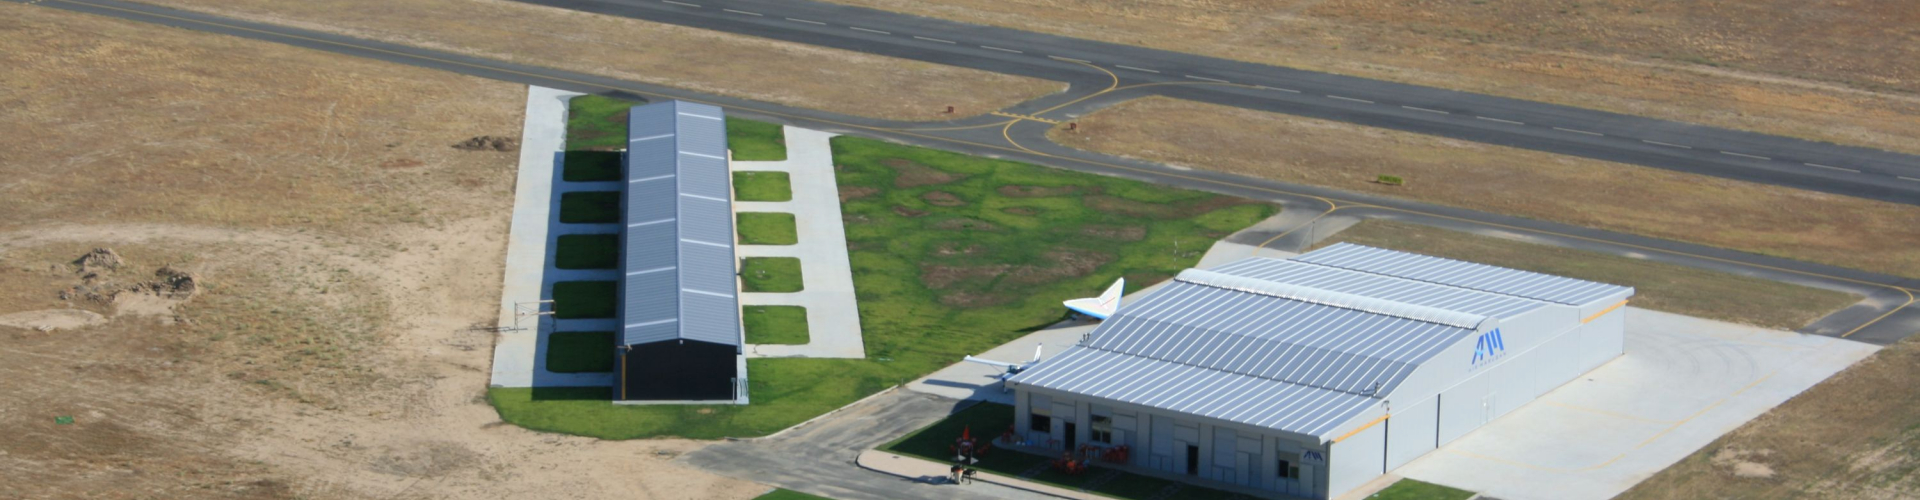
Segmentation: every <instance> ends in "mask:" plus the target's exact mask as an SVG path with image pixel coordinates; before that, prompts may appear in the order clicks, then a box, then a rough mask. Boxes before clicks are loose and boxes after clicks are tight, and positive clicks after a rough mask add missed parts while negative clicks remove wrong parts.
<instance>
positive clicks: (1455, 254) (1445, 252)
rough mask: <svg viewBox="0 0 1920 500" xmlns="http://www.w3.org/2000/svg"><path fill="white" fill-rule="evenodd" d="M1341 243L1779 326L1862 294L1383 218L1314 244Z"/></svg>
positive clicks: (1800, 322) (1797, 323)
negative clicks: (1590, 286)
mask: <svg viewBox="0 0 1920 500" xmlns="http://www.w3.org/2000/svg"><path fill="white" fill-rule="evenodd" d="M1339 242H1349V243H1358V244H1361V245H1370V246H1376V247H1380V248H1391V249H1395V250H1405V251H1409V252H1418V253H1422V254H1426V255H1433V256H1438V257H1446V258H1449V259H1458V260H1464V261H1469V262H1479V263H1482V264H1490V265H1495V266H1503V267H1511V268H1514V269H1524V270H1528V271H1534V272H1541V273H1547V274H1554V275H1560V276H1567V277H1571V278H1580V279H1584V280H1593V281H1599V282H1602V283H1612V284H1615V285H1624V286H1630V287H1633V288H1634V289H1635V293H1634V296H1633V305H1634V306H1637V307H1644V308H1647V309H1654V310H1659V311H1666V312H1671V313H1678V314H1685V315H1688V316H1697V317H1701V318H1707V319H1715V320H1720V321H1730V322H1734V323H1742V324H1748V325H1754V326H1760V327H1766V328H1778V329H1782V330H1793V329H1796V328H1800V327H1802V326H1806V325H1807V323H1810V322H1812V321H1813V320H1816V319H1820V318H1821V317H1822V316H1826V315H1828V314H1831V313H1833V312H1834V311H1838V310H1840V309H1841V308H1844V307H1847V305H1849V304H1852V303H1854V302H1856V301H1859V300H1860V297H1859V296H1855V295H1851V294H1845V293H1840V292H1834V291H1829V290H1822V289H1818V288H1811V287H1805V286H1800V285H1793V284H1787V283H1781V282H1778V281H1771V280H1765V279H1760V278H1750V277H1746V276H1740V275H1736V274H1727V273H1721V272H1714V271H1708V270H1704V269H1695V268H1691V267H1686V266H1680V265H1675V264H1665V263H1660V262H1653V261H1646V260H1640V259H1632V258H1627V257H1616V256H1612V255H1606V254H1601V253H1595V252H1588V251H1583V250H1574V249H1569V248H1562V247H1556V246H1548V245H1539V244H1533V243H1523V242H1518V241H1511V240H1504V239H1499V238H1495V237H1491V236H1481V235H1475V234H1469V233H1462V232H1457V231H1448V230H1445V229H1436V228H1432V227H1427V226H1422V225H1418V224H1408V223H1404V222H1394V221H1387V220H1378V219H1375V220H1368V221H1364V222H1361V223H1360V224H1358V225H1355V226H1353V227H1351V228H1348V229H1346V230H1344V231H1341V232H1339V233H1337V234H1334V235H1333V236H1332V237H1329V238H1327V239H1326V240H1324V241H1321V242H1320V243H1318V244H1317V245H1318V246H1326V245H1332V244H1334V243H1339Z"/></svg>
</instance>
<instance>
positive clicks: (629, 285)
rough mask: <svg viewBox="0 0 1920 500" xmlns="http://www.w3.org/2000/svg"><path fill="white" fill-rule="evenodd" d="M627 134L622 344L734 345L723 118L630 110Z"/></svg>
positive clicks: (684, 110)
mask: <svg viewBox="0 0 1920 500" xmlns="http://www.w3.org/2000/svg"><path fill="white" fill-rule="evenodd" d="M627 134H628V137H629V140H628V147H627V188H626V189H625V190H623V191H622V195H621V205H622V206H623V207H624V209H625V218H624V219H622V222H623V223H624V226H623V227H622V228H621V235H622V246H621V254H622V258H621V268H620V271H621V274H622V276H621V280H622V281H623V283H622V285H623V286H622V287H621V300H620V313H619V314H620V319H621V322H622V332H621V342H623V343H625V344H627V345H634V344H645V343H649V342H658V341H663V340H673V339H686V340H698V341H702V342H711V343H715V344H723V345H732V346H739V345H740V306H739V290H738V289H737V287H736V284H737V283H738V282H737V281H735V279H734V276H735V273H734V266H735V262H734V252H733V202H732V201H731V200H732V198H733V188H732V178H733V177H732V176H733V174H732V173H731V172H730V171H729V170H728V166H727V129H726V122H725V115H724V114H722V112H721V110H720V108H718V107H714V106H709V105H704V104H695V103H688V102H680V101H668V102H662V103H655V104H648V105H645V106H635V107H634V108H633V109H632V110H630V111H629V112H628V115H627Z"/></svg>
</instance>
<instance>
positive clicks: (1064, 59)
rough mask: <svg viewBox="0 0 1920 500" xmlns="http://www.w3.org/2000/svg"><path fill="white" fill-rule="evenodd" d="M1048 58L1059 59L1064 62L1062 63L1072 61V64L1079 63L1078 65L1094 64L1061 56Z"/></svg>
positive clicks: (1049, 57)
mask: <svg viewBox="0 0 1920 500" xmlns="http://www.w3.org/2000/svg"><path fill="white" fill-rule="evenodd" d="M1047 58H1048V59H1059V60H1062V61H1072V62H1077V63H1081V64H1093V61H1088V60H1086V59H1074V58H1071V57H1060V56H1047Z"/></svg>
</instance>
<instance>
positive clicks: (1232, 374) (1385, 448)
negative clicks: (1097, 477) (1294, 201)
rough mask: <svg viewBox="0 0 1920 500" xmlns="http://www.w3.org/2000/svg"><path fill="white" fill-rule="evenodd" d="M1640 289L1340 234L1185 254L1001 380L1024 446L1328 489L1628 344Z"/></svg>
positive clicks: (1396, 460) (1438, 441)
mask: <svg viewBox="0 0 1920 500" xmlns="http://www.w3.org/2000/svg"><path fill="white" fill-rule="evenodd" d="M1632 295H1633V289H1632V288H1627V287H1621V286H1615V285H1608V284H1603V283H1595V282H1590V281H1582V280H1577V279H1572V278H1564V277H1559V276H1551V275H1546V274H1540V273H1533V272H1527V271H1519V270H1513V269H1506V268H1501V267H1495V266H1488V265H1482V264H1475V263H1469V262H1461V261H1456V260H1450V259H1443V258H1438V257H1430V256H1425V255H1418V254H1412V253H1406V252H1399V251H1392V250H1384V249H1379V248H1372V247H1367V246H1361V245H1353V244H1338V245H1333V246H1329V247H1327V248H1324V249H1321V250H1318V251H1314V252H1310V253H1306V254H1302V255H1299V256H1297V257H1294V258H1291V259H1271V258H1249V259H1245V260H1240V261H1236V262H1232V263H1229V264H1224V265H1220V266H1217V267H1213V268H1210V269H1205V270H1202V269H1189V270H1187V271H1185V272H1182V273H1180V275H1179V276H1178V277H1176V278H1174V280H1173V281H1172V282H1170V283H1168V284H1167V285H1166V286H1164V287H1163V288H1160V289H1158V290H1155V291H1153V292H1151V293H1149V294H1148V295H1147V296H1145V297H1144V298H1141V299H1139V301H1138V302H1136V303H1130V304H1123V305H1122V306H1121V308H1120V309H1119V311H1118V312H1117V313H1116V314H1115V315H1113V316H1112V317H1110V318H1109V319H1107V320H1106V321H1105V322H1104V323H1102V324H1101V325H1100V326H1099V327H1097V328H1095V329H1094V330H1093V331H1092V332H1090V333H1089V334H1088V335H1087V337H1086V338H1084V339H1083V340H1082V341H1081V342H1080V343H1079V344H1078V345H1076V346H1074V347H1072V348H1070V349H1068V350H1067V351H1065V352H1062V353H1060V354H1058V355H1055V356H1054V357H1051V358H1049V359H1046V360H1044V361H1042V362H1040V363H1039V364H1036V365H1034V366H1032V367H1030V368H1027V369H1026V370H1024V371H1021V372H1020V373H1019V374H1017V375H1015V376H1013V377H1012V378H1010V379H1008V381H1007V385H1008V387H1009V388H1011V389H1013V390H1015V391H1016V394H1015V397H1016V408H1015V429H1016V430H1017V431H1018V432H1020V433H1021V434H1022V436H1023V437H1024V439H1026V440H1027V442H1028V443H1029V444H1039V445H1046V446H1050V447H1054V448H1056V449H1064V450H1078V449H1080V448H1081V447H1083V446H1093V447H1098V448H1111V447H1118V446H1126V447H1128V449H1129V450H1130V451H1129V452H1128V453H1126V454H1125V456H1127V457H1128V458H1127V462H1128V463H1127V464H1125V465H1126V466H1130V467H1135V468H1141V469H1147V470H1151V471H1157V472H1159V473H1163V474H1172V475H1187V476H1193V478H1194V480H1195V481H1198V482H1201V483H1208V482H1216V483H1225V484H1229V485H1233V486H1238V487H1240V488H1251V489H1255V490H1264V491H1271V492H1276V493H1281V494H1287V495H1296V496H1307V497H1315V498H1331V497H1337V496H1340V495H1341V494H1343V493H1346V492H1348V491H1350V490H1352V489H1354V488H1356V487H1358V486H1360V485H1362V484H1364V483H1366V482H1368V481H1370V480H1372V479H1373V478H1375V477H1377V476H1379V475H1381V474H1383V473H1385V472H1386V471H1390V470H1392V469H1394V468H1396V467H1399V466H1400V465H1402V464H1405V463H1407V462H1409V461H1411V460H1413V459H1414V458H1416V457H1419V456H1420V455H1422V454H1425V453H1427V452H1429V451H1432V450H1434V449H1435V448H1437V447H1439V446H1441V445H1445V444H1446V443H1448V442H1450V441H1453V440H1455V439H1458V438H1460V437H1461V436H1463V435H1466V434H1467V433H1469V432H1472V431H1473V430H1474V429H1476V428H1479V427H1480V426H1482V425H1484V424H1487V423H1488V422H1490V421H1492V420H1493V419H1495V418H1498V417H1499V416H1501V415H1504V414H1506V413H1508V412H1511V411H1513V410H1515V409H1517V408H1519V407H1520V406H1521V405H1523V404H1525V403H1527V402H1529V401H1532V400H1533V399H1534V398H1536V397H1538V396H1539V395H1541V394H1544V393H1546V392H1547V391H1550V390H1553V389H1554V388H1556V387H1559V386H1560V385H1561V384H1564V383H1566V382H1568V381H1571V380H1573V379H1575V378H1577V377H1578V376H1579V375H1581V374H1582V373H1585V372H1587V371H1589V370H1591V369H1593V368H1595V367H1597V366H1599V365H1600V364H1602V363H1605V362H1607V361H1608V360H1611V359H1613V358H1615V357H1617V356H1619V355H1620V354H1621V352H1622V349H1623V344H1622V342H1623V327H1624V323H1623V317H1624V313H1622V312H1621V311H1620V308H1621V306H1623V305H1625V304H1626V301H1627V299H1628V297H1630V296H1632Z"/></svg>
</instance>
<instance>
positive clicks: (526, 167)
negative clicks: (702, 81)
mask: <svg viewBox="0 0 1920 500" xmlns="http://www.w3.org/2000/svg"><path fill="white" fill-rule="evenodd" d="M577 95H582V94H580V93H578V92H567V91H564V90H557V89H550V88H545V87H536V86H529V87H527V114H526V119H525V125H523V129H522V131H521V133H520V172H519V177H518V179H517V180H516V182H515V183H514V196H513V225H512V228H511V229H510V230H509V232H508V234H507V262H506V273H505V276H504V278H503V279H504V280H505V282H504V283H503V284H502V286H501V292H500V317H499V323H497V324H498V325H499V326H500V327H502V328H503V329H505V331H502V332H500V334H499V338H497V339H494V343H493V378H492V381H491V382H490V385H492V386H494V387H532V386H533V379H534V370H535V366H536V364H537V363H545V361H542V360H538V359H537V357H536V356H535V353H536V352H538V351H539V350H540V345H539V344H540V340H541V335H540V333H539V331H538V330H537V329H535V328H534V326H535V324H536V323H544V321H536V320H539V319H540V318H537V317H522V316H519V315H518V314H516V308H533V307H538V306H537V302H538V301H539V300H540V299H541V297H542V293H543V292H544V290H543V288H544V287H545V282H543V280H542V277H543V276H545V275H546V274H547V273H546V268H547V251H548V248H547V244H548V242H549V241H550V239H551V236H550V235H549V234H548V231H547V226H548V225H549V224H550V220H551V219H552V218H554V217H557V216H558V214H557V213H556V210H554V209H553V204H554V203H556V202H557V201H556V200H555V199H554V193H553V183H554V180H555V179H558V178H559V174H560V172H559V168H558V167H559V165H560V158H561V152H562V151H564V150H565V149H566V144H567V99H568V98H571V97H573V96H577ZM516 325H518V326H519V327H521V328H524V329H513V328H515V327H516Z"/></svg>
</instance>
